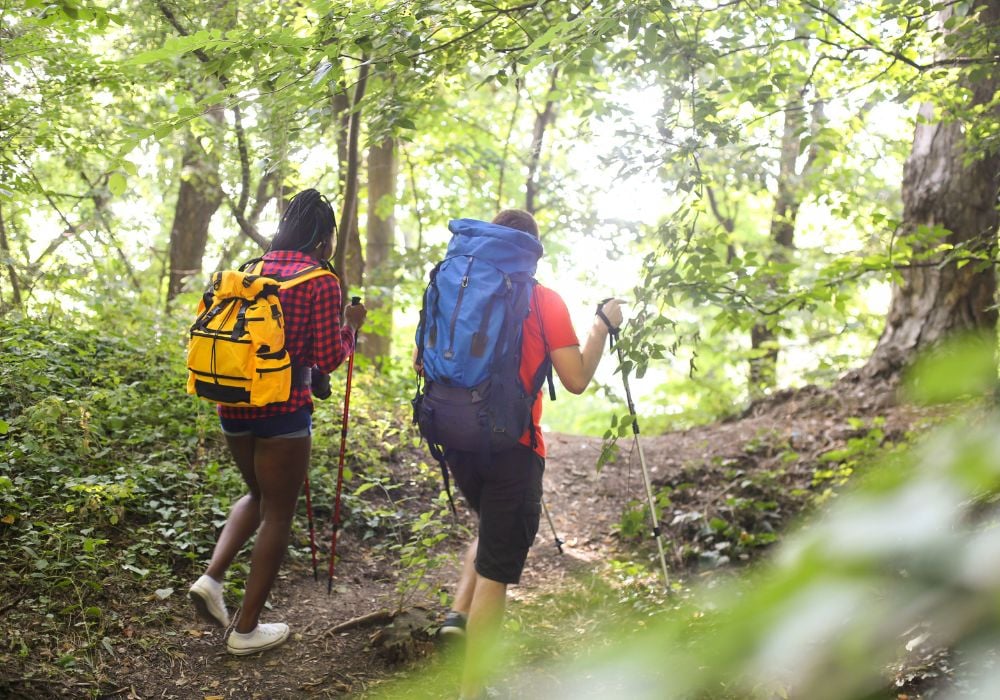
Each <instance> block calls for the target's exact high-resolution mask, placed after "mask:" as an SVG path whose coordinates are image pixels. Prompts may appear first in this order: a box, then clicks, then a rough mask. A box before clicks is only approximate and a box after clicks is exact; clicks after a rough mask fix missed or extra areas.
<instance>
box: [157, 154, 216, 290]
mask: <svg viewBox="0 0 1000 700" xmlns="http://www.w3.org/2000/svg"><path fill="white" fill-rule="evenodd" d="M218 167H219V164H218V161H217V160H216V158H215V157H214V156H210V155H209V154H207V153H206V152H205V151H204V149H203V148H202V147H201V145H200V144H199V143H198V142H197V140H196V139H195V138H194V137H189V141H188V145H187V147H186V149H185V151H184V157H183V159H182V161H181V185H180V190H179V191H178V193H177V204H176V206H175V207H174V222H173V225H172V226H171V228H170V273H169V280H168V282H167V306H169V305H170V302H171V301H173V300H174V298H175V297H176V296H177V295H178V294H180V292H181V291H182V290H183V288H184V282H185V280H186V279H187V278H188V277H190V276H191V275H199V274H201V268H202V258H203V257H204V255H205V245H206V243H207V242H208V225H209V223H210V222H211V221H212V216H214V215H215V212H216V210H217V209H218V208H219V205H220V204H222V197H223V192H222V187H221V185H220V183H219V171H218Z"/></svg>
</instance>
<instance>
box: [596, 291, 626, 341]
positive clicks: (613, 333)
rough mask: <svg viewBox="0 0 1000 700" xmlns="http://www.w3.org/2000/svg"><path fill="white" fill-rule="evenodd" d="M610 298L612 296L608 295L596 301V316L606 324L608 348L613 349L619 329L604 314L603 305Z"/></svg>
mask: <svg viewBox="0 0 1000 700" xmlns="http://www.w3.org/2000/svg"><path fill="white" fill-rule="evenodd" d="M611 299H612V297H608V298H607V299H604V300H603V301H600V302H598V304H597V318H599V319H601V320H602V321H604V325H605V326H607V328H608V349H610V350H614V349H615V343H616V342H617V341H618V332H619V330H620V329H619V328H617V327H616V326H613V325H611V321H609V320H608V317H607V316H606V315H605V314H604V305H605V304H607V303H608V302H609V301H611Z"/></svg>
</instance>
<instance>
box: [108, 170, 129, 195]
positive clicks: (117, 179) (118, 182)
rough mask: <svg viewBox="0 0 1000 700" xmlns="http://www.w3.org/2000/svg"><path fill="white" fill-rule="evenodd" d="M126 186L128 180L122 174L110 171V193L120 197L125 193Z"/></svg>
mask: <svg viewBox="0 0 1000 700" xmlns="http://www.w3.org/2000/svg"><path fill="white" fill-rule="evenodd" d="M127 187H128V181H127V180H126V179H125V176H124V175H122V174H121V173H118V172H115V173H111V177H109V178H108V189H109V190H111V194H113V195H114V196H116V197H121V196H122V195H123V194H125V190H126V188H127Z"/></svg>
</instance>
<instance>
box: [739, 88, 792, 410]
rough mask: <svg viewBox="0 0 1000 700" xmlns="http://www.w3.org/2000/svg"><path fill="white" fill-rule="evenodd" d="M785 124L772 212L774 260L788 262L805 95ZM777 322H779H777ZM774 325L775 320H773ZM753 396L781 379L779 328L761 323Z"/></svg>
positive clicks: (755, 335)
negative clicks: (796, 165) (776, 330)
mask: <svg viewBox="0 0 1000 700" xmlns="http://www.w3.org/2000/svg"><path fill="white" fill-rule="evenodd" d="M784 116H785V124H784V127H783V129H782V132H781V157H780V158H779V161H778V191H777V194H776V195H775V197H774V209H773V210H772V212H771V245H772V248H771V254H770V256H769V257H770V259H771V260H774V261H779V262H781V261H785V260H787V258H788V256H787V252H788V251H789V250H791V249H792V248H794V247H795V218H796V216H797V215H798V211H799V206H800V205H801V199H800V198H801V195H800V193H799V177H798V172H797V171H796V167H795V164H796V160H798V157H799V141H800V139H801V137H802V129H803V126H804V122H805V119H804V114H803V101H802V94H801V93H799V92H796V93H795V94H794V95H793V96H792V97H791V99H790V100H789V102H788V104H787V105H786V106H785V113H784ZM774 320H777V319H774ZM772 322H773V321H772ZM750 347H751V349H752V351H753V354H752V355H751V357H750V393H751V395H753V396H757V395H760V394H761V393H763V392H764V391H766V390H768V389H771V388H773V387H774V386H775V384H777V380H778V346H777V338H776V337H775V329H774V327H773V326H771V325H769V323H768V322H767V321H763V320H762V321H759V322H757V323H755V324H754V326H753V328H752V329H751V331H750Z"/></svg>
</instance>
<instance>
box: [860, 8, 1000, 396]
mask: <svg viewBox="0 0 1000 700" xmlns="http://www.w3.org/2000/svg"><path fill="white" fill-rule="evenodd" d="M976 8H983V10H984V11H983V15H982V17H981V19H980V24H986V25H987V26H997V24H998V23H1000V0H989V2H980V3H978V4H977V5H976ZM974 9H975V8H974ZM980 76H981V79H980V80H979V81H978V82H976V83H975V84H971V83H969V82H966V85H967V87H969V88H970V89H971V93H972V105H981V104H986V103H988V102H989V101H990V99H992V97H993V95H994V94H995V93H996V91H997V89H998V87H1000V80H998V76H997V69H996V68H995V67H994V68H993V70H992V72H989V71H986V72H981V73H980ZM935 116H936V115H935V110H934V105H933V104H929V103H925V104H923V105H922V106H921V107H920V118H919V119H918V120H917V125H916V128H915V129H914V134H913V148H912V150H911V151H910V156H909V158H907V160H906V164H905V166H904V168H903V190H902V195H903V221H902V224H901V227H900V232H901V235H902V236H909V235H912V234H914V233H916V232H917V231H918V230H919V229H921V228H922V227H934V226H940V227H943V228H945V229H947V230H948V232H949V233H948V234H947V236H946V237H945V239H944V242H947V243H950V244H952V245H955V246H959V247H960V248H959V249H960V250H962V249H964V250H970V251H975V252H976V253H979V254H988V255H990V256H991V257H992V254H993V253H994V251H995V248H996V236H997V225H998V220H1000V217H998V213H997V208H996V207H997V194H998V192H1000V152H997V151H996V150H994V151H992V152H990V153H986V154H983V155H982V157H978V158H977V159H976V160H974V161H973V162H971V163H966V162H965V161H966V158H967V156H968V153H967V151H968V148H967V144H966V142H965V133H964V132H965V125H964V124H963V123H962V122H961V121H960V120H950V121H948V122H946V123H941V122H934V119H935ZM977 119H993V120H997V119H1000V108H997V107H994V108H993V110H991V112H990V113H987V114H982V115H979V116H978V117H977ZM946 255H947V253H943V254H941V255H939V256H937V257H936V258H934V259H932V260H929V261H927V263H929V264H925V263H924V262H921V263H919V264H917V265H914V266H911V267H909V268H907V269H905V270H903V271H902V283H901V284H899V285H897V286H895V287H894V288H893V294H892V303H891V305H890V307H889V313H888V315H887V317H886V324H885V329H884V330H883V331H882V336H881V338H879V341H878V344H877V345H876V347H875V350H874V351H873V352H872V355H871V357H870V358H869V359H868V362H867V364H866V365H865V367H864V369H863V374H864V375H865V376H867V377H871V378H874V377H889V376H892V375H894V374H896V373H898V372H899V371H900V370H901V369H903V368H905V367H906V366H908V365H909V364H910V363H911V362H912V361H913V359H914V358H915V355H916V354H917V352H918V351H921V350H923V349H925V348H928V347H931V346H933V345H935V344H937V343H938V342H940V341H941V340H943V339H944V338H946V337H948V336H950V335H952V334H954V333H956V332H961V331H985V332H987V333H989V334H991V337H993V336H994V335H995V332H996V324H997V311H996V309H995V308H994V304H995V297H996V272H995V269H994V267H993V265H992V264H977V263H976V262H973V263H970V264H967V265H965V266H964V267H959V265H958V264H957V263H956V261H954V260H951V261H949V260H947V259H946V257H945V256H946Z"/></svg>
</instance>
